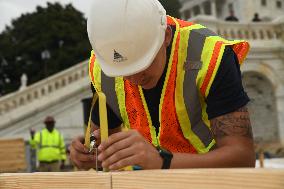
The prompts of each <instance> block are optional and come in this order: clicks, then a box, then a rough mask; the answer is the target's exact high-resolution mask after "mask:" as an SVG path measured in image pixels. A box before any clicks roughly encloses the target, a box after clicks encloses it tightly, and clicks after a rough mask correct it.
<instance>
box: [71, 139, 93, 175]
mask: <svg viewBox="0 0 284 189" xmlns="http://www.w3.org/2000/svg"><path fill="white" fill-rule="evenodd" d="M83 143H84V137H83V136H80V137H77V138H75V139H74V140H73V141H72V143H71V146H70V159H71V161H72V162H73V164H74V165H75V166H76V167H78V168H80V169H85V170H89V169H91V168H96V159H95V156H94V155H93V154H90V153H89V149H88V148H87V147H85V146H84V144H83Z"/></svg>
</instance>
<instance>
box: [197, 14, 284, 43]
mask: <svg viewBox="0 0 284 189" xmlns="http://www.w3.org/2000/svg"><path fill="white" fill-rule="evenodd" d="M192 20H193V21H194V22H196V23H200V24H203V25H205V26H206V27H208V28H210V29H212V30H214V31H215V32H216V33H217V34H218V35H220V36H222V37H224V38H227V39H246V40H249V41H279V42H280V43H282V44H283V41H284V30H283V27H284V21H282V22H277V23H276V22H252V23H240V22H225V21H222V20H217V19H215V18H214V17H212V16H204V15H200V16H197V17H195V18H194V19H192Z"/></svg>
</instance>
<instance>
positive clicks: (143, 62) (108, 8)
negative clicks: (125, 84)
mask: <svg viewBox="0 0 284 189" xmlns="http://www.w3.org/2000/svg"><path fill="white" fill-rule="evenodd" d="M166 27H167V18H166V11H165V9H164V8H163V6H162V5H161V4H160V2H159V1H158V0H93V3H92V6H91V11H90V15H89V17H88V21H87V29H88V36H89V40H90V42H91V45H92V48H93V50H94V52H95V55H96V58H97V60H98V62H99V64H100V66H101V68H102V70H103V72H104V73H105V74H106V75H108V76H111V77H116V76H129V75H133V74H136V73H138V72H141V71H143V70H145V69H146V68H148V67H149V66H150V65H151V63H152V61H153V60H154V58H155V57H156V55H157V53H158V51H159V50H160V48H161V46H162V44H163V42H164V39H165V30H166Z"/></svg>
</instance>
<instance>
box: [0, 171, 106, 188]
mask: <svg viewBox="0 0 284 189" xmlns="http://www.w3.org/2000/svg"><path fill="white" fill-rule="evenodd" d="M48 188H56V189H73V188H74V189H75V188H76V189H77V188H80V189H81V188H82V189H97V188H98V189H111V174H109V173H96V172H93V171H82V172H65V173H63V172H62V173H5V174H2V175H0V189H48Z"/></svg>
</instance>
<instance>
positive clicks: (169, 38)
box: [165, 26, 173, 47]
mask: <svg viewBox="0 0 284 189" xmlns="http://www.w3.org/2000/svg"><path fill="white" fill-rule="evenodd" d="M172 37H173V34H172V28H171V27H170V26H167V29H166V34H165V44H166V46H167V47H168V46H169V45H170V44H171V41H172Z"/></svg>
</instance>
